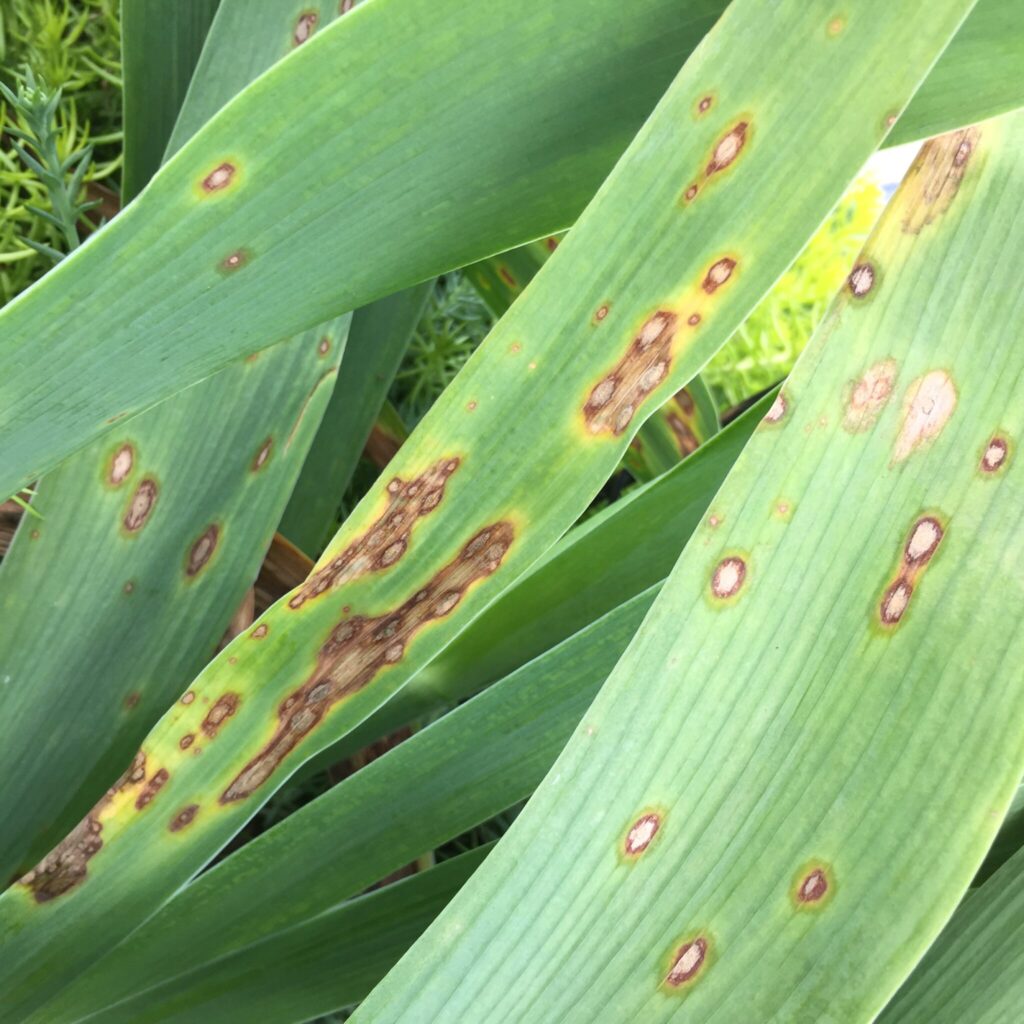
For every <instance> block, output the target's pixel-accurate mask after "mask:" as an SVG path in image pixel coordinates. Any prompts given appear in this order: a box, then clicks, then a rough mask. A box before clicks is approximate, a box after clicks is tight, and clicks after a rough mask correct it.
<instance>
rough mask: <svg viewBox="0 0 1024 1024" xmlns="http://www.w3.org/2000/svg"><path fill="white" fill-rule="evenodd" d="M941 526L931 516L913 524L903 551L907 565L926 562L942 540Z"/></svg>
mask: <svg viewBox="0 0 1024 1024" xmlns="http://www.w3.org/2000/svg"><path fill="white" fill-rule="evenodd" d="M942 535H943V529H942V524H941V523H940V522H939V521H938V520H937V519H935V518H934V517H932V516H924V517H923V518H922V519H919V520H918V521H917V522H916V523H915V524H914V529H913V530H912V531H911V533H910V539H909V540H908V541H907V546H906V548H905V549H904V551H905V554H906V562H907V564H908V565H920V564H921V563H922V562H927V561H928V560H929V559H930V558H931V557H932V555H934V554H935V549H936V548H937V547H938V546H939V541H941V540H942Z"/></svg>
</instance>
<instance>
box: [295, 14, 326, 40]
mask: <svg viewBox="0 0 1024 1024" xmlns="http://www.w3.org/2000/svg"><path fill="white" fill-rule="evenodd" d="M319 20H320V15H319V14H317V13H316V11H306V12H304V13H303V14H300V15H299V20H298V21H297V22H296V23H295V31H294V32H293V33H292V42H293V43H294V44H295V45H296V46H301V45H302V44H303V43H304V42H306V41H307V40H308V39H309V37H310V36H311V35H312V34H313V33H314V32H315V31H316V25H317V22H318V21H319Z"/></svg>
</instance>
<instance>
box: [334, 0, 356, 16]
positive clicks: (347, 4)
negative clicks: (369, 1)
mask: <svg viewBox="0 0 1024 1024" xmlns="http://www.w3.org/2000/svg"><path fill="white" fill-rule="evenodd" d="M355 5H356V0H341V3H340V4H338V13H339V14H348V12H349V11H351V10H352V8H353V7H355Z"/></svg>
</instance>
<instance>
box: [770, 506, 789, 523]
mask: <svg viewBox="0 0 1024 1024" xmlns="http://www.w3.org/2000/svg"><path fill="white" fill-rule="evenodd" d="M772 512H773V513H774V514H775V515H776V516H778V517H779V519H785V520H787V521H788V520H789V518H790V516H791V515H792V514H793V503H792V502H789V501H776V502H773V503H772Z"/></svg>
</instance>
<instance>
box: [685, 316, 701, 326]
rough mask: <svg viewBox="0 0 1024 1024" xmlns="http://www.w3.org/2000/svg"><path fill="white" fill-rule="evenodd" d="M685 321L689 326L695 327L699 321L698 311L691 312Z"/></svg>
mask: <svg viewBox="0 0 1024 1024" xmlns="http://www.w3.org/2000/svg"><path fill="white" fill-rule="evenodd" d="M686 322H687V323H688V324H689V325H690V326H691V327H696V326H697V324H699V323H700V313H691V314H690V315H689V316H688V317H687V318H686Z"/></svg>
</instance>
